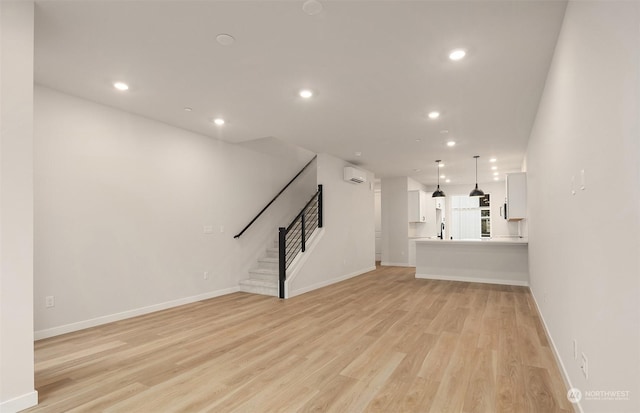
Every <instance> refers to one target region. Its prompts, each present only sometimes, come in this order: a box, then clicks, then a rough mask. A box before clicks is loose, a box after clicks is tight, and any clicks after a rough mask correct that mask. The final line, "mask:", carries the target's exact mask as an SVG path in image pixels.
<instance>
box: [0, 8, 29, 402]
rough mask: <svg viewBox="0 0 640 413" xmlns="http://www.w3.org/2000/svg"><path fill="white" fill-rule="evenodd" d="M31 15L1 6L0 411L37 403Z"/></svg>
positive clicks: (27, 10)
mask: <svg viewBox="0 0 640 413" xmlns="http://www.w3.org/2000/svg"><path fill="white" fill-rule="evenodd" d="M33 13H34V5H33V2H31V1H2V2H0V411H1V412H3V413H5V412H6V413H10V412H16V411H19V410H22V409H25V408H27V407H30V406H33V405H34V404H36V403H37V402H38V395H37V392H36V391H35V390H34V380H33V25H34V22H33Z"/></svg>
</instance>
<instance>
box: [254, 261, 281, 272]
mask: <svg viewBox="0 0 640 413" xmlns="http://www.w3.org/2000/svg"><path fill="white" fill-rule="evenodd" d="M258 268H260V269H264V270H272V271H278V263H277V262H268V261H267V262H265V261H258Z"/></svg>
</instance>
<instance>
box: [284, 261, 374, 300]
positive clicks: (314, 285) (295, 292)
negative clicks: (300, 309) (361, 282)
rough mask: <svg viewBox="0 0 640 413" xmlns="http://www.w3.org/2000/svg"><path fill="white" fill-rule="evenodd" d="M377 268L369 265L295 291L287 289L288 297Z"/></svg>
mask: <svg viewBox="0 0 640 413" xmlns="http://www.w3.org/2000/svg"><path fill="white" fill-rule="evenodd" d="M375 269H376V266H375V265H374V266H373V267H367V268H364V269H361V270H358V271H354V272H352V273H349V274H345V275H342V276H340V277H336V278H332V279H330V280H324V281H322V282H319V283H316V284H313V285H310V286H308V287H303V288H300V289H297V290H294V291H288V290H287V292H288V295H287V298H291V297H295V296H296V295H300V294H304V293H308V292H309V291H313V290H317V289H318V288H322V287H326V286H328V285H331V284H335V283H338V282H340V281H345V280H348V279H349V278H353V277H357V276H358V275H362V274H364V273H366V272H369V271H373V270H375Z"/></svg>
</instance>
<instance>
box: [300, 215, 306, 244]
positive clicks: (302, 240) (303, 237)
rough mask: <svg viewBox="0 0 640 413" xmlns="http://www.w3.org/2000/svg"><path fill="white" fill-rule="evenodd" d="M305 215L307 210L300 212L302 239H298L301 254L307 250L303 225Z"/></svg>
mask: <svg viewBox="0 0 640 413" xmlns="http://www.w3.org/2000/svg"><path fill="white" fill-rule="evenodd" d="M305 215H307V208H305V209H303V210H302V237H300V241H301V242H302V252H304V251H305V250H306V249H307V240H306V239H305V233H304V224H305V221H306V219H305Z"/></svg>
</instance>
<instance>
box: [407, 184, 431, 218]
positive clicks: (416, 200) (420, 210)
mask: <svg viewBox="0 0 640 413" xmlns="http://www.w3.org/2000/svg"><path fill="white" fill-rule="evenodd" d="M429 200H430V198H429V195H428V194H427V193H426V192H424V191H419V190H417V191H409V222H427V215H428V212H429ZM434 212H435V208H434Z"/></svg>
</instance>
